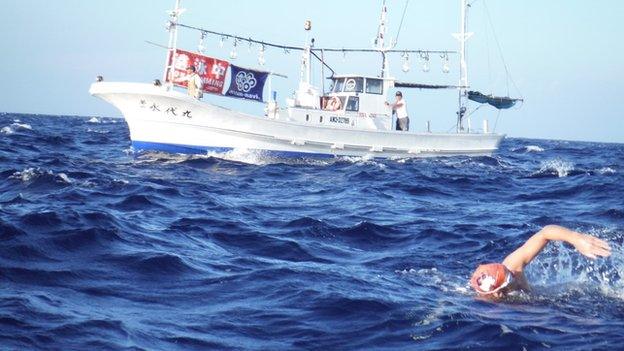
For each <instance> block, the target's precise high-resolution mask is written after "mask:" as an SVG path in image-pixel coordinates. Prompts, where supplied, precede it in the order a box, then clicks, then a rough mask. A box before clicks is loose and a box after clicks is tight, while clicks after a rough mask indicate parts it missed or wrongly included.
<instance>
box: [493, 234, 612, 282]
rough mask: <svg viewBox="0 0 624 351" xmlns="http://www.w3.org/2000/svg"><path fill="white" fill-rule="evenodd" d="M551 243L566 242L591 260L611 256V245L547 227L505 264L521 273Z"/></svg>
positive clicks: (507, 259)
mask: <svg viewBox="0 0 624 351" xmlns="http://www.w3.org/2000/svg"><path fill="white" fill-rule="evenodd" d="M549 241H565V242H567V243H569V244H571V245H572V246H574V248H576V250H577V251H578V252H580V253H581V254H583V255H585V256H587V257H589V258H591V259H595V258H597V257H598V256H602V257H607V256H609V255H611V248H610V247H609V244H608V243H607V242H605V241H603V240H600V239H598V238H595V237H593V236H590V235H586V234H581V233H577V232H575V231H572V230H569V229H567V228H564V227H561V226H558V225H547V226H545V227H544V228H542V230H540V231H539V232H537V233H536V234H534V235H533V236H532V237H531V238H529V240H527V241H526V242H525V243H524V245H522V246H520V247H519V248H518V249H517V250H516V251H514V252H512V253H511V254H510V255H509V256H507V257H506V258H505V260H504V261H503V264H504V265H505V266H506V267H507V268H508V269H509V270H511V271H514V272H521V271H522V270H523V269H524V267H525V266H526V265H528V264H529V263H531V261H533V259H534V258H535V256H537V255H538V254H539V253H540V252H542V250H543V249H544V247H545V246H546V244H548V242H549Z"/></svg>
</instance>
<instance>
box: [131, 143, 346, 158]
mask: <svg viewBox="0 0 624 351" xmlns="http://www.w3.org/2000/svg"><path fill="white" fill-rule="evenodd" d="M132 147H133V148H134V149H135V150H137V151H139V150H155V151H164V152H169V153H172V154H206V153H208V152H217V153H225V152H228V151H232V150H233V149H234V148H231V147H214V146H196V145H179V144H164V143H155V142H151V141H132ZM257 151H260V152H264V153H267V154H268V155H270V156H275V157H283V158H301V157H314V158H334V157H335V156H334V155H331V154H320V153H309V152H297V151H275V150H257Z"/></svg>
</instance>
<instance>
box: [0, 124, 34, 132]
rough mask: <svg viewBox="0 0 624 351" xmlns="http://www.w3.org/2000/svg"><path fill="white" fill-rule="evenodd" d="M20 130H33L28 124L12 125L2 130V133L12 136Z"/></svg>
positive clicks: (0, 130)
mask: <svg viewBox="0 0 624 351" xmlns="http://www.w3.org/2000/svg"><path fill="white" fill-rule="evenodd" d="M18 130H32V126H31V125H30V124H26V123H11V124H10V125H8V126H6V127H3V128H2V129H0V133H2V134H6V135H11V134H13V133H15V132H17V131H18Z"/></svg>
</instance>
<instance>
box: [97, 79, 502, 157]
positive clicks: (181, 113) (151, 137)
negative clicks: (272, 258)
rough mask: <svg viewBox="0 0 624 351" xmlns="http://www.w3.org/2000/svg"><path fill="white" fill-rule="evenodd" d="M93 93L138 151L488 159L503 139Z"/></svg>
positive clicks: (109, 89) (120, 87)
mask: <svg viewBox="0 0 624 351" xmlns="http://www.w3.org/2000/svg"><path fill="white" fill-rule="evenodd" d="M89 92H90V93H91V95H94V96H97V97H99V98H102V99H103V100H105V101H107V102H109V103H110V104H112V105H113V106H115V107H116V108H117V109H119V110H120V111H121V113H122V114H123V116H124V118H125V119H126V121H127V123H128V127H129V130H130V138H131V140H132V144H133V146H134V148H135V149H150V150H161V151H167V152H174V153H206V152H208V151H218V152H221V151H229V150H232V149H237V148H243V149H249V150H263V151H269V152H272V153H275V154H277V155H280V156H314V157H319V156H320V157H323V156H325V157H333V156H342V155H344V156H366V157H381V158H389V157H401V158H403V157H428V156H452V155H491V154H492V153H494V152H495V151H496V150H497V149H498V146H499V144H500V142H501V141H502V140H503V138H504V137H505V136H504V135H502V134H492V133H480V134H475V133H411V132H397V131H379V130H362V129H349V128H344V127H339V126H331V125H318V124H317V125H311V124H308V123H306V122H297V121H285V120H279V119H270V118H267V117H260V116H253V115H249V114H245V113H241V112H237V111H233V110H230V109H227V108H224V107H220V106H216V105H213V104H210V103H206V102H202V101H198V100H195V99H193V98H191V97H189V96H187V95H185V94H182V93H180V92H177V91H173V90H167V89H166V88H164V87H158V86H154V85H151V84H140V83H113V82H100V83H94V84H92V85H91V88H90V90H89ZM327 120H329V118H328V119H327Z"/></svg>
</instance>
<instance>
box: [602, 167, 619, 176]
mask: <svg viewBox="0 0 624 351" xmlns="http://www.w3.org/2000/svg"><path fill="white" fill-rule="evenodd" d="M598 173H600V174H615V169H613V168H611V167H602V168H601V169H599V170H598Z"/></svg>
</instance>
